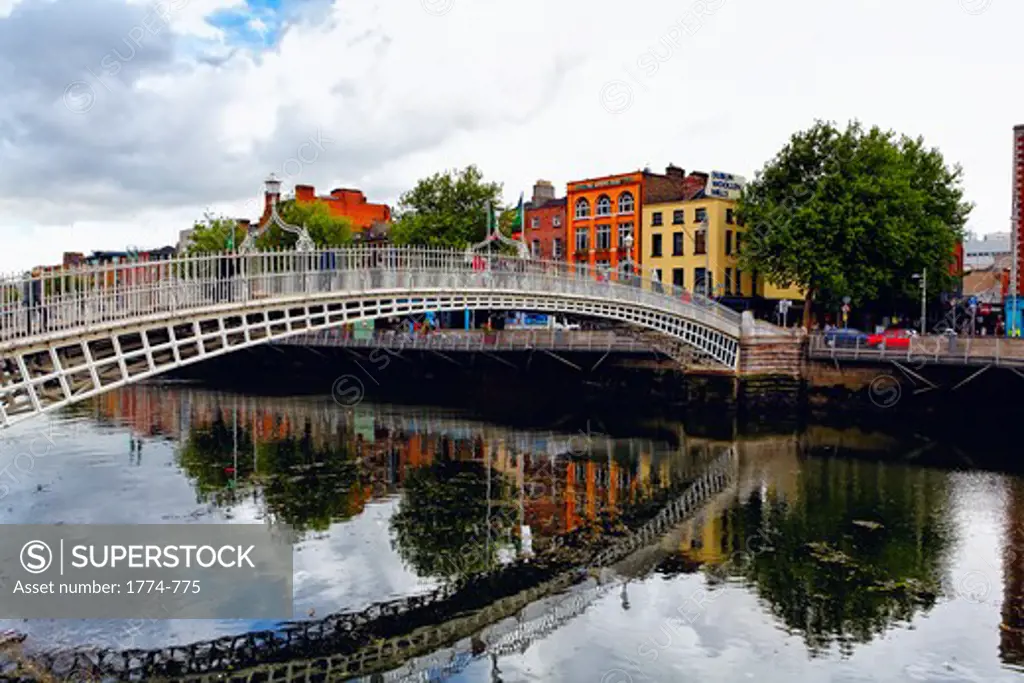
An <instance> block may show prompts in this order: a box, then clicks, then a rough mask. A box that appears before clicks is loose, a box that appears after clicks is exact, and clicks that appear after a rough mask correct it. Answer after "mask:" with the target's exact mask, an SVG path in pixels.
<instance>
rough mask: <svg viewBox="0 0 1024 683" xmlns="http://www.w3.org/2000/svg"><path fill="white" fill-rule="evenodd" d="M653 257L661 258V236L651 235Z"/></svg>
mask: <svg viewBox="0 0 1024 683" xmlns="http://www.w3.org/2000/svg"><path fill="white" fill-rule="evenodd" d="M651 256H661V235H651Z"/></svg>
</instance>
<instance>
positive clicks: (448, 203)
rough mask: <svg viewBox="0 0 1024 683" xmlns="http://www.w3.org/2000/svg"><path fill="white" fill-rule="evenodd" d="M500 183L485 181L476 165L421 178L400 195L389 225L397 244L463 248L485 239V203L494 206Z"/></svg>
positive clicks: (498, 196) (495, 205) (496, 201)
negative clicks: (410, 188)
mask: <svg viewBox="0 0 1024 683" xmlns="http://www.w3.org/2000/svg"><path fill="white" fill-rule="evenodd" d="M501 189H502V186H501V183H488V182H484V179H483V174H482V173H481V172H480V170H479V169H478V168H477V167H476V166H467V167H466V168H465V169H463V170H461V171H445V172H443V173H436V174H434V175H432V176H430V177H429V178H424V179H422V180H420V181H419V182H418V183H417V184H416V187H414V188H413V189H412V190H410V191H408V192H406V193H405V194H403V195H402V197H401V199H400V200H399V204H398V209H397V212H396V213H397V219H396V221H395V223H394V225H393V226H392V228H391V239H392V240H393V241H394V242H395V243H396V244H419V245H430V246H444V247H458V248H463V247H467V246H469V245H472V244H476V243H477V242H480V241H481V240H483V239H484V236H485V234H486V231H487V209H486V207H487V205H488V203H490V205H491V206H493V207H495V208H497V207H498V206H499V198H500V197H501Z"/></svg>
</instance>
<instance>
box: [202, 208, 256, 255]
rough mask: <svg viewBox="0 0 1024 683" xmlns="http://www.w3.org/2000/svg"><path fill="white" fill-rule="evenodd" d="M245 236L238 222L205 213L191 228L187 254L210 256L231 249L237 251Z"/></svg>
mask: <svg viewBox="0 0 1024 683" xmlns="http://www.w3.org/2000/svg"><path fill="white" fill-rule="evenodd" d="M245 234H246V232H245V228H243V227H242V226H240V225H239V224H238V221H236V220H234V219H231V218H227V217H225V216H214V215H213V214H211V213H207V214H206V215H205V216H204V217H203V220H202V222H197V223H196V224H195V225H193V226H192V236H191V237H190V238H189V247H188V252H189V253H190V254H211V253H215V252H220V251H225V250H227V249H230V248H232V247H233V248H235V249H237V248H238V247H240V246H242V240H244V239H245ZM232 240H233V241H232Z"/></svg>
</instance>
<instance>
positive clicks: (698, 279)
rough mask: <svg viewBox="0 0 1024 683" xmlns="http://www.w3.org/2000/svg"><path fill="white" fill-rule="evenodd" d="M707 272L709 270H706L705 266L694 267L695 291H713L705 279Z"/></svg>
mask: <svg viewBox="0 0 1024 683" xmlns="http://www.w3.org/2000/svg"><path fill="white" fill-rule="evenodd" d="M706 274H707V271H706V270H704V269H703V268H694V269H693V291H695V292H697V293H699V294H704V293H705V292H710V291H711V289H710V283H708V282H705V281H704V278H705V276H706ZM705 287H707V289H705Z"/></svg>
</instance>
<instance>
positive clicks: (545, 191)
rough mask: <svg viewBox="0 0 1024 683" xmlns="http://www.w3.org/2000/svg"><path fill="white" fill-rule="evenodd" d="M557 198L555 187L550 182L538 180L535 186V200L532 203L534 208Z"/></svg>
mask: <svg viewBox="0 0 1024 683" xmlns="http://www.w3.org/2000/svg"><path fill="white" fill-rule="evenodd" d="M554 198H555V186H554V185H552V184H551V181H549V180H538V181H537V182H536V183H534V185H533V199H532V200H531V201H530V203H531V204H533V206H540V205H541V204H543V203H544V202H546V201H548V200H550V199H554Z"/></svg>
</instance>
